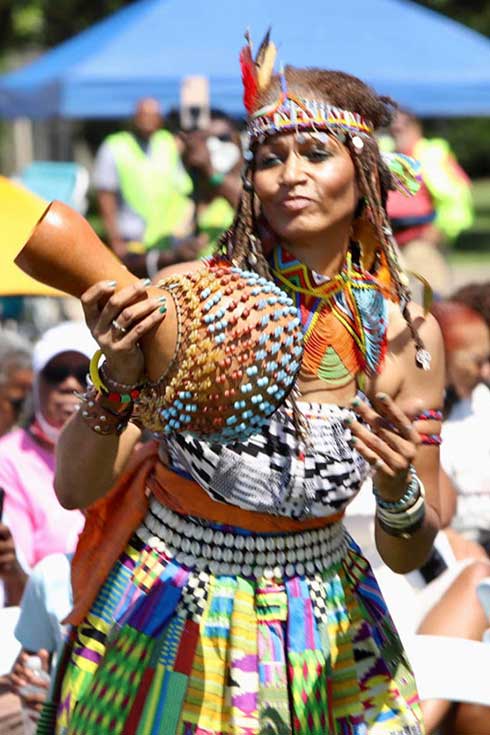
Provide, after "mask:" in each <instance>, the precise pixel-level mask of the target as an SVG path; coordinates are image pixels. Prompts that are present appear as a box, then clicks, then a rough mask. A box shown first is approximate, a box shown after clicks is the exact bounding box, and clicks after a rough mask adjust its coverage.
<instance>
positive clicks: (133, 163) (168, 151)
mask: <svg viewBox="0 0 490 735" xmlns="http://www.w3.org/2000/svg"><path fill="white" fill-rule="evenodd" d="M162 124H163V117H162V110H161V107H160V104H159V102H158V101H157V100H155V99H153V98H145V99H142V100H140V101H139V102H138V104H137V106H136V110H135V114H134V117H133V120H132V124H131V129H130V130H126V131H121V132H118V133H114V134H112V135H109V136H108V138H106V140H105V141H104V142H103V144H102V145H101V147H100V149H99V151H98V152H97V156H96V159H95V166H94V172H93V184H94V187H95V189H96V192H97V202H98V206H99V210H100V213H101V216H102V220H103V223H104V229H105V233H106V237H107V241H108V244H109V246H110V247H111V248H112V250H114V252H115V253H116V255H118V257H119V258H121V259H122V260H123V262H124V263H125V264H126V265H127V266H128V268H129V269H130V270H132V271H133V272H134V273H136V274H137V275H146V268H145V252H146V250H148V249H150V248H157V249H158V250H159V251H161V254H160V255H161V265H160V267H164V266H165V265H170V264H173V263H175V262H179V261H182V260H192V259H193V258H195V257H196V254H197V252H198V251H199V247H200V243H196V242H195V241H194V239H193V238H190V239H189V238H187V237H186V235H187V234H188V225H189V221H190V219H191V217H192V200H191V199H190V195H191V192H192V181H191V179H190V177H189V176H188V174H187V173H186V171H185V169H184V167H183V165H182V162H181V158H180V152H179V146H178V143H177V141H176V139H175V138H174V136H173V135H172V134H171V133H170V132H169V131H168V130H163V129H162ZM174 238H183V241H182V242H178V243H175V242H174Z"/></svg>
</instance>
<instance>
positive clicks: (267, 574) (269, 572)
mask: <svg viewBox="0 0 490 735" xmlns="http://www.w3.org/2000/svg"><path fill="white" fill-rule="evenodd" d="M264 577H265V578H266V579H273V578H274V570H273V569H271V567H266V568H265V569H264Z"/></svg>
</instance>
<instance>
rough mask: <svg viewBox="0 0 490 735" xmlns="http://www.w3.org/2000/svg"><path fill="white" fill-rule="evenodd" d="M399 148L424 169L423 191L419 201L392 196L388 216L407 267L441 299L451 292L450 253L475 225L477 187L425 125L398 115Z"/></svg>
mask: <svg viewBox="0 0 490 735" xmlns="http://www.w3.org/2000/svg"><path fill="white" fill-rule="evenodd" d="M390 132H391V136H392V138H393V147H394V149H395V150H396V151H397V152H399V153H403V154H405V155H407V156H412V157H413V158H415V159H417V160H418V161H419V162H420V164H421V175H422V186H421V187H420V190H419V191H418V193H417V194H416V195H415V196H413V197H406V196H405V195H404V194H402V193H401V192H399V191H392V192H390V194H389V196H388V215H389V217H390V220H391V224H392V227H393V231H394V235H395V238H396V241H397V243H398V245H399V246H400V248H401V250H402V256H403V260H404V263H405V266H406V268H407V269H408V270H411V271H414V272H416V273H419V274H420V275H421V276H423V277H424V278H426V279H427V280H428V281H429V283H430V284H431V286H432V288H433V290H434V292H435V293H436V294H437V295H440V296H445V295H447V293H448V290H449V289H450V273H449V269H448V266H447V264H446V261H445V257H444V248H445V246H446V245H447V244H449V243H451V242H452V241H453V240H455V239H456V237H458V235H459V234H460V233H461V232H462V231H463V230H466V229H468V227H470V226H471V224H472V221H473V202H472V194H471V183H470V181H469V179H468V177H467V175H466V174H465V172H464V171H463V169H462V168H461V166H460V165H459V164H458V162H457V161H456V158H455V156H454V154H453V153H452V151H451V149H450V147H449V145H448V143H447V141H445V140H443V139H441V138H431V139H428V138H425V137H424V135H423V130H422V125H421V123H420V122H419V120H418V119H417V118H416V117H415V116H414V115H412V114H411V113H410V112H408V111H407V110H400V111H398V113H397V115H396V117H395V119H394V121H393V123H392V125H391V127H390Z"/></svg>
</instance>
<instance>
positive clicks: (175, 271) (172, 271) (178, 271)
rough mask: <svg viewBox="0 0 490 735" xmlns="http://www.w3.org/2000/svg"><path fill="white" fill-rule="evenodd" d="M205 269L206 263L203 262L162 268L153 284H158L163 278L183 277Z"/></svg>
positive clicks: (192, 261)
mask: <svg viewBox="0 0 490 735" xmlns="http://www.w3.org/2000/svg"><path fill="white" fill-rule="evenodd" d="M202 268H204V262H203V261H202V260H189V261H188V262H186V263H174V264H173V265H169V266H167V267H166V268H162V270H161V271H158V273H157V274H156V276H155V277H154V278H153V283H155V284H157V283H158V282H159V281H161V280H162V278H168V276H175V275H182V274H184V275H185V274H187V273H195V272H196V271H199V270H202Z"/></svg>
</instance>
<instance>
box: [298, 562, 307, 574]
mask: <svg viewBox="0 0 490 735" xmlns="http://www.w3.org/2000/svg"><path fill="white" fill-rule="evenodd" d="M304 573H305V568H304V566H303V565H302V564H301V562H299V563H298V564H296V574H298V575H299V576H300V577H302V576H303V574H304Z"/></svg>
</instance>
